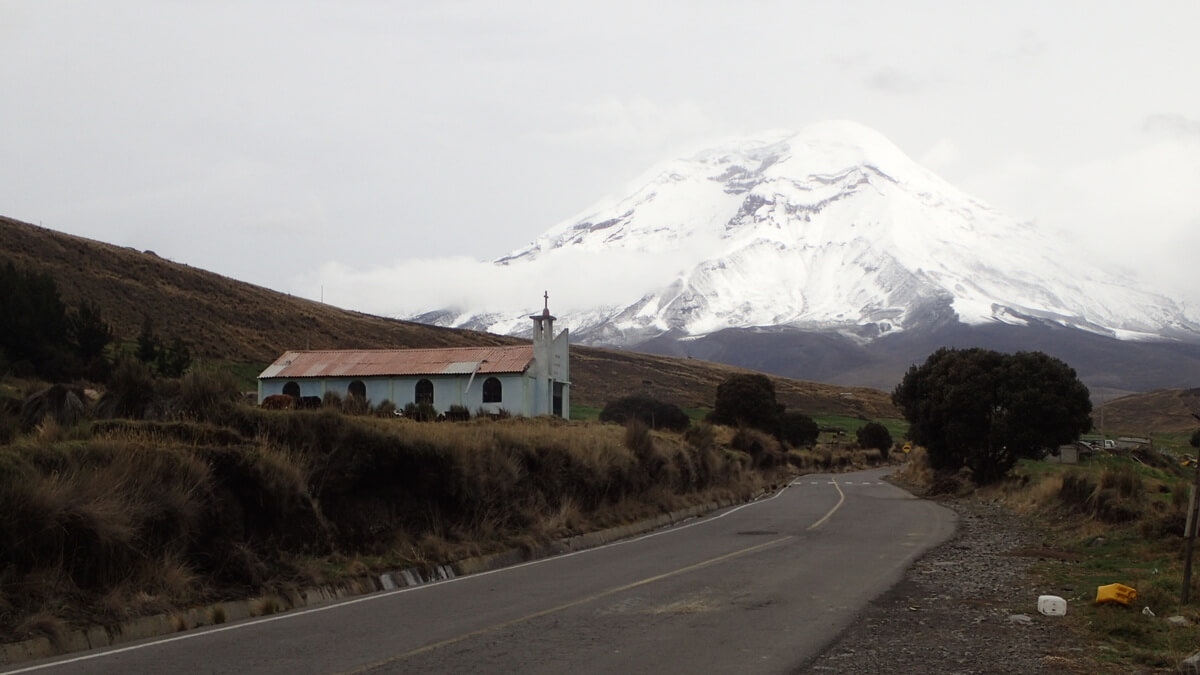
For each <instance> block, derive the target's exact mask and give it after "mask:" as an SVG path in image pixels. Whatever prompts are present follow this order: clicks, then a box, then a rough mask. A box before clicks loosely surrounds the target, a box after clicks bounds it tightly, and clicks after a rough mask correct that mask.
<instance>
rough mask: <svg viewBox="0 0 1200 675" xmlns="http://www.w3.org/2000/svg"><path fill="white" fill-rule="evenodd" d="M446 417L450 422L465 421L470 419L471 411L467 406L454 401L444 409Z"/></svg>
mask: <svg viewBox="0 0 1200 675" xmlns="http://www.w3.org/2000/svg"><path fill="white" fill-rule="evenodd" d="M446 419H447V420H449V421H451V422H466V421H467V420H469V419H471V411H470V409H468V408H467V406H465V405H458V404H457V403H456V404H454V405H452V406H450V407H449V408H448V409H447V410H446Z"/></svg>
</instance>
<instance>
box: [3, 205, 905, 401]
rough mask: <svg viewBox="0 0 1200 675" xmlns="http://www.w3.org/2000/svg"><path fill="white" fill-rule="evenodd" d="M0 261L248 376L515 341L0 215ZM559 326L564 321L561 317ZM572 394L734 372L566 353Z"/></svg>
mask: <svg viewBox="0 0 1200 675" xmlns="http://www.w3.org/2000/svg"><path fill="white" fill-rule="evenodd" d="M0 258H7V259H10V260H12V261H13V262H14V263H15V264H16V265H18V266H21V267H26V268H34V269H38V270H40V271H45V272H49V273H50V274H51V275H53V277H54V278H55V280H56V281H57V282H58V286H59V289H60V291H61V292H62V295H63V299H64V300H65V301H66V302H67V303H68V304H69V305H74V304H75V303H77V302H79V301H80V300H89V301H92V302H94V303H96V304H97V305H99V306H100V308H101V310H102V312H103V314H104V317H105V319H106V320H107V321H108V322H109V323H110V324H112V326H113V328H114V330H115V331H116V333H117V335H118V336H120V337H122V338H125V339H132V338H133V337H135V336H136V335H137V334H138V332H139V331H140V330H141V326H142V322H143V321H144V319H145V317H147V316H149V317H150V319H151V320H152V321H153V323H154V330H155V332H156V333H157V334H158V335H160V336H161V337H163V338H164V339H165V340H166V341H170V340H172V339H174V338H176V337H178V338H181V339H183V340H185V341H186V342H188V343H189V344H190V345H191V347H192V349H193V351H194V352H195V353H197V354H198V355H199V356H201V357H203V358H205V359H209V360H215V361H220V362H224V363H229V364H234V365H241V366H242V368H241V370H242V372H243V373H244V372H255V371H257V370H259V369H261V368H263V367H265V366H266V365H267V364H268V363H270V362H271V361H273V360H274V359H275V358H276V357H277V356H278V355H279V354H280V353H282V352H283V351H285V350H287V349H303V348H311V349H370V348H405V347H460V346H478V345H497V344H518V343H520V342H521V340H518V339H516V338H510V337H506V336H500V335H493V334H490V333H480V332H476V331H465V330H455V329H449V328H439V327H435V326H427V325H423V324H418V323H412V322H408V321H397V320H394V319H387V318H383V317H378V316H372V315H369V314H363V313H361V312H351V311H347V310H343V309H339V308H337V307H333V306H331V305H325V304H322V303H319V302H313V301H311V300H305V299H303V298H296V297H292V296H290V295H287V294H285V293H279V292H276V291H272V290H270V289H267V288H262V287H260V286H255V285H253V284H247V283H244V282H240V281H237V280H234V279H230V278H228V277H223V276H221V275H218V274H213V273H211V272H206V271H204V270H201V269H197V268H194V267H190V266H188V265H184V264H180V263H175V262H171V261H168V260H163V259H162V258H159V257H158V256H156V255H154V254H153V253H152V252H146V251H138V250H135V249H132V248H124V247H120V246H113V245H111V244H105V243H102V242H98V241H93V240H90V239H84V238H81V237H75V236H71V235H67V234H62V233H60V232H55V231H53V230H48V229H45V228H41V227H38V226H36V225H31V224H28V223H23V222H20V221H17V220H13V219H10V218H3V217H0ZM562 319H563V320H562V322H561V324H560V325H563V326H567V327H569V326H570V324H571V318H570V317H569V316H564V317H562ZM571 371H572V372H571V379H572V392H571V393H572V400H573V402H574V403H576V404H579V405H584V406H591V407H597V408H598V407H602V406H603V405H604V403H605V402H607V401H609V400H611V399H612V398H615V397H617V396H621V395H625V394H628V393H632V392H644V393H649V394H651V395H653V396H656V397H658V398H661V399H663V400H666V401H670V402H673V403H676V404H678V405H680V406H682V407H685V408H698V407H707V406H711V405H712V401H713V398H714V397H715V394H716V387H717V384H719V383H720V381H721V380H722V379H724V378H725V377H727V376H728V375H730V374H732V373H735V372H744V371H742V370H741V369H736V368H732V367H728V366H723V365H718V364H714V363H709V362H706V361H700V360H695V359H682V358H672V357H663V356H650V355H644V354H635V353H631V352H622V351H618V350H611V349H597V348H589V347H581V346H573V347H572V348H571ZM775 380H776V388H777V390H778V393H779V396H778V397H779V401H780V402H781V403H783V404H784V405H786V406H787V407H788V408H789V409H792V410H799V411H802V412H806V413H809V414H816V413H828V414H841V415H849V416H856V417H857V416H865V417H869V418H894V417H899V414H898V413H897V412H896V410H895V409H894V408H893V407H892V405H891V402H890V400H889V398H888V396H887V395H886V394H885V393H883V392H880V391H877V390H873V389H865V388H849V387H839V386H833V385H823V384H816V383H810V382H800V381H796V380H787V379H783V378H775Z"/></svg>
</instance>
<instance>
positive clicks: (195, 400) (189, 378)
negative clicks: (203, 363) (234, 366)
mask: <svg viewBox="0 0 1200 675" xmlns="http://www.w3.org/2000/svg"><path fill="white" fill-rule="evenodd" d="M239 397H240V393H239V391H238V385H237V380H235V379H234V378H233V375H231V374H230V373H229V372H227V371H224V370H220V369H218V368H197V369H194V370H191V371H189V372H188V373H187V374H186V375H184V376H183V378H182V379H181V380H180V383H179V405H180V408H181V410H182V411H183V412H184V413H187V414H191V415H194V416H195V417H196V418H197V419H202V420H211V419H214V418H215V417H216V416H218V415H219V414H220V413H222V412H224V411H225V410H227V409H228V408H229V407H230V406H233V405H234V404H235V403H237V401H238V399H239Z"/></svg>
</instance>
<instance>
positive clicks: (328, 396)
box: [321, 391, 342, 409]
mask: <svg viewBox="0 0 1200 675" xmlns="http://www.w3.org/2000/svg"><path fill="white" fill-rule="evenodd" d="M321 407H324V408H336V409H341V407H342V397H341V396H338V393H337V392H336V391H327V392H325V395H324V396H322V397H321Z"/></svg>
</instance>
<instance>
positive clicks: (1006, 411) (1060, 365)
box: [892, 348, 1092, 484]
mask: <svg viewBox="0 0 1200 675" xmlns="http://www.w3.org/2000/svg"><path fill="white" fill-rule="evenodd" d="M892 401H893V402H894V403H895V404H896V407H898V408H899V409H900V410H901V412H903V413H904V417H905V419H907V420H908V422H909V425H910V426H909V438H911V439H912V440H913V441H915V442H916V443H918V444H919V445H922V446H924V447H925V448H926V450H927V451H928V453H929V461H930V464H931V465H932V466H933V468H934V469H938V470H956V469H958V468H960V467H963V466H966V467H969V468H970V469H971V471H972V475H973V476H974V480H975V481H976V482H977V483H981V484H982V483H990V482H993V481H996V480H998V479H1000V478H1002V477H1003V476H1004V475H1005V474H1006V473H1008V471H1009V469H1011V468H1012V466H1013V465H1014V464H1015V463H1016V461H1017V459H1019V458H1021V457H1038V456H1040V455H1041V454H1042V452H1044V451H1045V450H1046V449H1052V448H1056V447H1058V446H1059V445H1061V444H1063V443H1068V442H1070V441H1072V440H1075V439H1077V438H1078V437H1079V435H1080V434H1082V433H1084V432H1086V431H1088V430H1089V429H1090V428H1091V412H1092V404H1091V400H1090V398H1089V394H1088V390H1087V387H1086V386H1084V384H1083V383H1082V382H1080V381H1079V378H1078V377H1077V376H1076V374H1075V371H1074V369H1072V368H1071V367H1070V366H1068V365H1067V364H1066V363H1064V362H1062V361H1061V360H1059V359H1056V358H1054V357H1051V356H1048V355H1046V354H1043V353H1041V352H1019V353H1017V354H1001V353H999V352H995V351H992V350H989V349H978V348H975V349H946V348H943V349H939V350H938V351H936V352H934V353H933V354H932V355H930V357H929V358H928V359H927V360H926V361H925V363H924V364H922V365H920V366H913V367H911V368H909V370H908V372H907V373H906V374H905V375H904V379H903V380H902V381H901V382H900V384H899V385H898V386H897V387H896V389H895V391H893V392H892Z"/></svg>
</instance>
